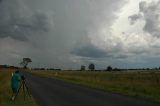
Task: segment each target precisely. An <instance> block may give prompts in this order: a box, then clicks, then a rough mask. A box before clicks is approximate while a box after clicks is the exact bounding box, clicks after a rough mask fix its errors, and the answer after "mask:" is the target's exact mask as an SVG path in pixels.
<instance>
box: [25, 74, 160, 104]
mask: <svg viewBox="0 0 160 106" xmlns="http://www.w3.org/2000/svg"><path fill="white" fill-rule="evenodd" d="M24 75H25V77H26V83H27V86H28V87H29V90H30V92H31V94H32V95H33V97H34V98H35V99H36V101H37V102H38V104H39V105H40V106H160V104H159V103H152V102H149V101H144V100H139V99H137V98H134V97H129V96H124V95H120V94H114V93H109V92H104V91H100V90H97V89H92V88H89V87H84V86H80V85H74V84H71V83H67V82H64V81H60V80H54V79H50V78H43V77H37V76H34V75H31V74H30V73H27V72H25V73H24Z"/></svg>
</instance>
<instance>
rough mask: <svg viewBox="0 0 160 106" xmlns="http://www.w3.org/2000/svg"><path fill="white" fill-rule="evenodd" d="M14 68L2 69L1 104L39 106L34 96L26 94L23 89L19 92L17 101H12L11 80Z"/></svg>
mask: <svg viewBox="0 0 160 106" xmlns="http://www.w3.org/2000/svg"><path fill="white" fill-rule="evenodd" d="M12 72H13V70H8V69H7V70H3V69H0V106H38V105H37V104H36V102H35V101H34V99H33V98H32V97H29V96H26V98H25V100H24V98H23V97H24V95H23V93H22V89H21V90H20V92H19V95H18V96H17V98H16V100H15V101H11V100H10V97H11V95H12V90H11V87H10V80H11V75H12Z"/></svg>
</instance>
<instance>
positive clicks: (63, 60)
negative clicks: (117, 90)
mask: <svg viewBox="0 0 160 106" xmlns="http://www.w3.org/2000/svg"><path fill="white" fill-rule="evenodd" d="M159 4H160V3H159V0H144V1H141V0H137V1H134V0H1V2H0V13H1V14H0V54H1V55H0V64H10V65H18V63H19V62H20V61H21V60H22V58H23V57H30V58H31V59H32V60H33V63H32V64H31V66H32V67H55V68H64V69H71V68H72V69H77V68H79V67H80V65H88V64H89V63H95V64H96V65H97V68H105V67H107V66H108V65H112V66H113V67H125V68H127V67H147V66H149V67H152V66H155V64H157V61H158V60H157V59H156V58H160V52H159V49H160V43H159V40H160V38H159V34H160V33H159V32H160V30H159V23H158V22H159V21H160V20H159V12H158V11H159V9H160V5H159ZM149 59H151V60H152V62H149V61H148V60H149ZM154 60H155V62H154Z"/></svg>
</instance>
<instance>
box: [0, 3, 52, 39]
mask: <svg viewBox="0 0 160 106" xmlns="http://www.w3.org/2000/svg"><path fill="white" fill-rule="evenodd" d="M0 13H1V14H0V37H1V38H5V37H11V38H13V39H16V40H21V41H26V40H28V37H30V36H34V34H36V33H37V32H41V33H43V32H47V31H48V30H49V28H48V27H49V22H48V19H47V16H46V15H45V14H43V13H38V12H32V11H31V10H29V8H27V7H26V5H25V4H24V2H23V0H12V1H10V0H3V1H1V3H0Z"/></svg>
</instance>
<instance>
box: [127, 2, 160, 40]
mask: <svg viewBox="0 0 160 106" xmlns="http://www.w3.org/2000/svg"><path fill="white" fill-rule="evenodd" d="M159 10H160V1H157V2H150V3H147V2H145V1H143V2H140V3H139V13H138V14H133V15H132V16H129V18H130V19H131V24H134V22H135V21H137V20H138V19H143V20H144V21H145V26H144V28H143V29H144V31H145V32H148V33H150V34H151V35H153V36H155V37H160V30H159V29H160V26H159V22H160V14H159Z"/></svg>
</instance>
